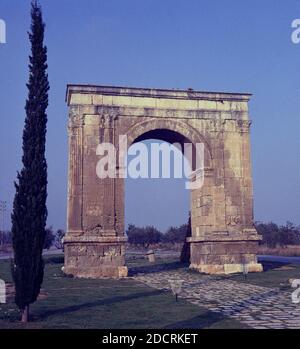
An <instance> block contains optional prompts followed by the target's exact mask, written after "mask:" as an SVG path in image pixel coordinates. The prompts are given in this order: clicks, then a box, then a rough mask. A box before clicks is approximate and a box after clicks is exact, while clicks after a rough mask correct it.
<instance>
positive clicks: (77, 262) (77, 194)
mask: <svg viewBox="0 0 300 349" xmlns="http://www.w3.org/2000/svg"><path fill="white" fill-rule="evenodd" d="M78 120H80V123H79V121H78ZM112 123H113V118H112V117H111V116H110V115H107V114H106V115H98V114H97V115H96V114H95V115H82V114H80V115H77V116H74V115H73V114H70V123H69V194H68V229H67V235H66V237H65V239H64V248H65V266H64V272H65V273H66V274H72V275H74V276H76V277H90V278H99V277H114V278H120V277H126V276H127V267H125V242H126V238H125V237H124V232H123V231H122V234H121V232H120V229H123V227H124V222H122V217H123V216H124V214H123V216H122V215H120V216H119V217H118V219H116V215H117V214H116V212H117V211H118V212H119V211H120V206H122V205H123V197H122V196H117V195H116V189H117V190H118V191H119V190H121V189H122V183H121V182H120V181H123V179H115V178H104V179H101V178H98V177H97V174H96V165H97V162H98V161H99V160H100V157H99V156H97V155H96V148H97V146H98V144H99V143H101V142H111V143H114V125H113V124H112ZM118 200H120V201H121V202H120V203H118V202H117V201H118ZM120 221H121V222H120Z"/></svg>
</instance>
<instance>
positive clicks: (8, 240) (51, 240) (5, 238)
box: [0, 226, 65, 250]
mask: <svg viewBox="0 0 300 349" xmlns="http://www.w3.org/2000/svg"><path fill="white" fill-rule="evenodd" d="M64 236H65V231H64V230H62V229H58V230H57V231H56V232H55V231H54V230H53V228H52V226H50V227H48V228H46V234H45V241H44V249H46V250H49V248H51V247H52V246H55V247H56V248H59V249H62V248H63V243H62V239H63V237H64ZM11 244H12V234H11V232H10V231H0V246H1V245H11Z"/></svg>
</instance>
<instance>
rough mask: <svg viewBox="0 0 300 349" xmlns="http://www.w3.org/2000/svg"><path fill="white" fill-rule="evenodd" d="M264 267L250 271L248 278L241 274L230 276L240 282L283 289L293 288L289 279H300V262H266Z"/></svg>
mask: <svg viewBox="0 0 300 349" xmlns="http://www.w3.org/2000/svg"><path fill="white" fill-rule="evenodd" d="M263 267H264V272H262V273H249V274H248V275H247V278H246V279H244V277H243V275H241V274H239V275H238V274H236V275H233V276H228V277H229V278H230V279H232V280H236V281H239V282H246V283H250V284H254V285H258V286H264V287H272V288H281V289H291V286H290V284H289V279H300V265H299V264H287V263H278V262H264V263H263Z"/></svg>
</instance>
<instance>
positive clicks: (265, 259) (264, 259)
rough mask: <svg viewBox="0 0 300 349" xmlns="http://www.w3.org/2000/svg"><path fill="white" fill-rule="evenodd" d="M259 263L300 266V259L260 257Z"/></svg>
mask: <svg viewBox="0 0 300 349" xmlns="http://www.w3.org/2000/svg"><path fill="white" fill-rule="evenodd" d="M258 261H259V262H280V263H289V264H300V257H284V256H264V255H262V256H258Z"/></svg>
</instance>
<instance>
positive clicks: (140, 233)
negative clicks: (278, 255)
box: [126, 222, 300, 248]
mask: <svg viewBox="0 0 300 349" xmlns="http://www.w3.org/2000/svg"><path fill="white" fill-rule="evenodd" d="M255 228H256V229H257V231H258V233H259V234H260V235H262V241H261V242H260V244H263V245H266V246H268V247H277V246H280V247H285V246H288V245H298V244H300V227H297V226H295V225H294V224H293V223H291V222H287V223H286V224H285V225H281V226H279V225H277V224H275V223H273V222H270V223H261V222H256V223H255ZM126 234H127V237H128V242H129V243H130V244H133V245H140V246H143V247H145V248H148V247H149V245H151V244H156V243H173V244H175V243H184V241H185V239H186V237H187V236H189V235H190V232H189V224H188V223H187V224H183V225H181V226H179V227H170V228H169V229H168V230H167V231H166V232H165V233H162V232H161V231H159V230H158V229H157V228H155V227H154V226H146V227H138V226H136V225H134V224H129V225H128V229H127V230H126Z"/></svg>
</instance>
